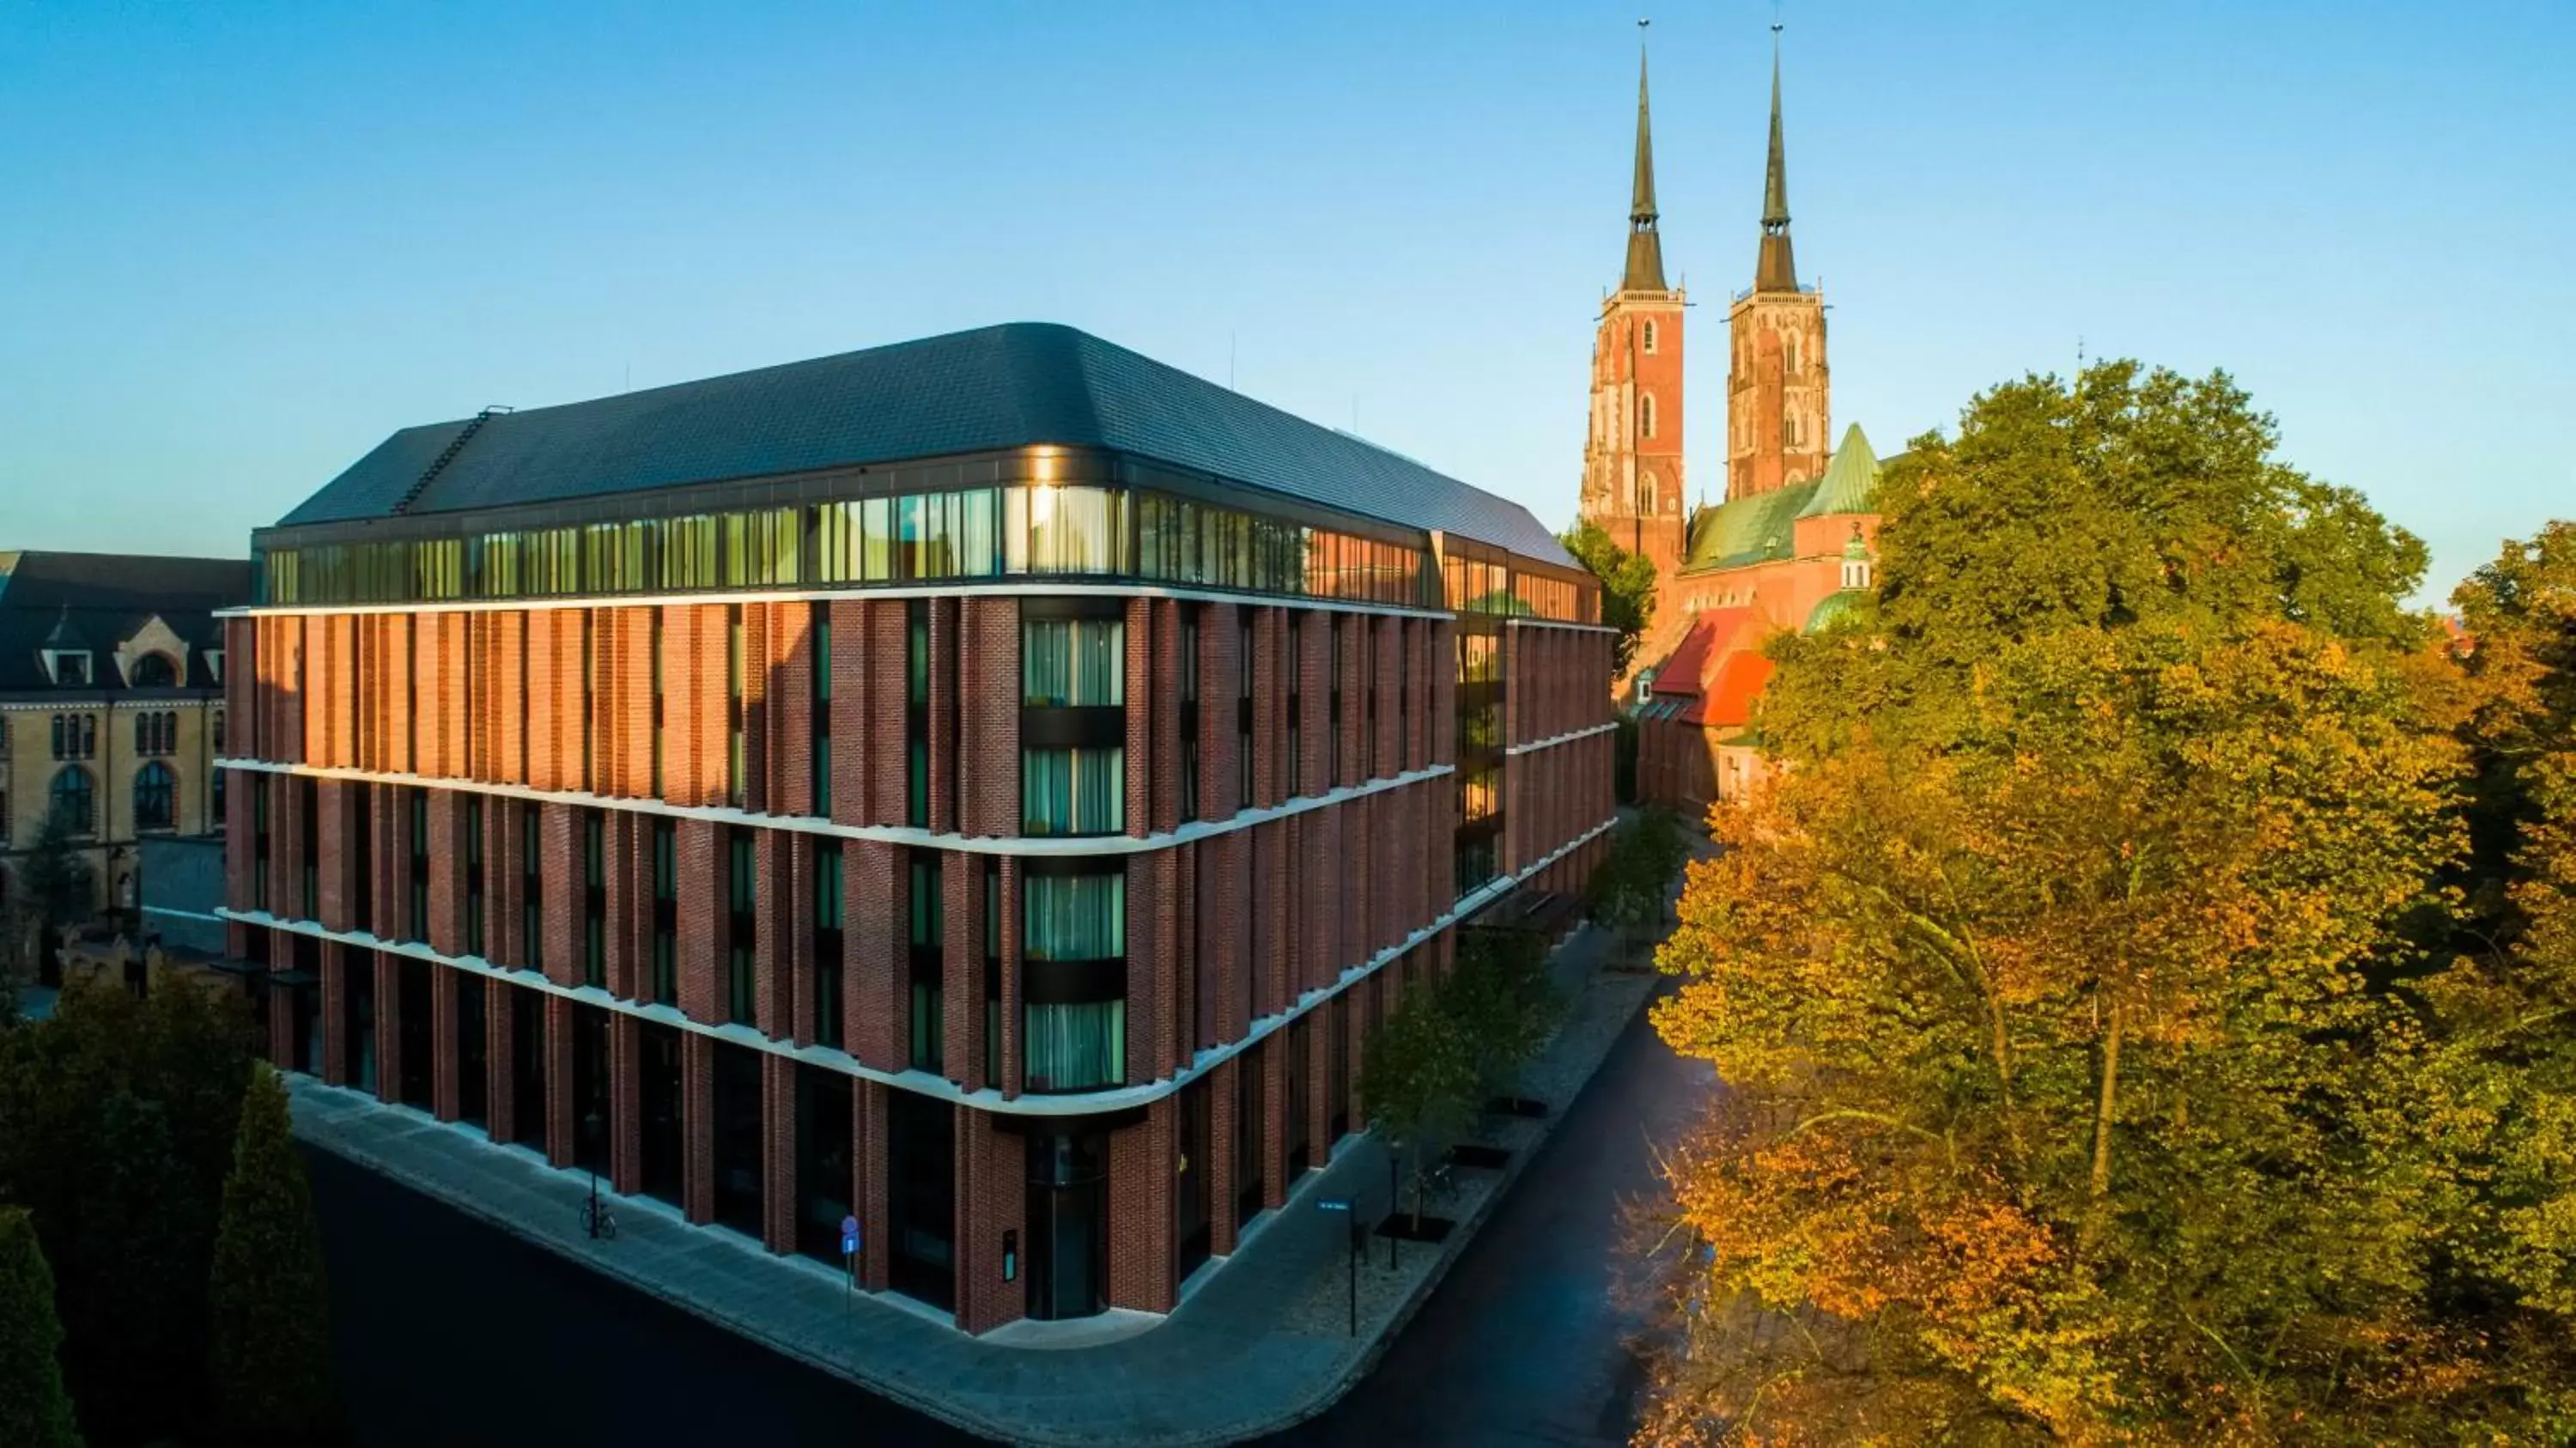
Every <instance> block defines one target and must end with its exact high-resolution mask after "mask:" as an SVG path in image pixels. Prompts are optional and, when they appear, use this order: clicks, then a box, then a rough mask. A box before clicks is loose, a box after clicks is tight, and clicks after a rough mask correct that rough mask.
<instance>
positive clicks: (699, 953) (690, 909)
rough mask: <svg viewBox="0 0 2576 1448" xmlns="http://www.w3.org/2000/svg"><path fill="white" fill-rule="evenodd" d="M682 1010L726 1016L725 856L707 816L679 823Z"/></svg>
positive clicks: (697, 1016)
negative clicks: (722, 855)
mask: <svg viewBox="0 0 2576 1448" xmlns="http://www.w3.org/2000/svg"><path fill="white" fill-rule="evenodd" d="M675 833H676V836H677V838H676V839H675V840H674V841H673V844H674V847H675V848H676V850H677V852H678V855H679V860H678V866H679V871H678V886H679V892H680V900H679V906H680V909H679V915H680V921H679V940H678V942H677V945H678V948H679V960H678V962H677V966H678V975H679V988H680V989H679V995H680V1002H679V1004H680V1011H681V1013H682V1014H684V1015H686V1016H687V1017H688V1018H689V1019H691V1020H693V1021H704V1022H706V1023H708V1024H709V1025H721V1024H722V1023H723V1022H724V1019H725V995H724V968H725V958H724V957H725V943H726V942H725V936H726V935H727V934H728V933H729V932H728V931H727V930H726V923H727V914H726V899H725V879H724V861H723V859H722V858H721V850H720V847H719V845H718V842H717V838H716V836H717V827H716V826H715V825H714V824H712V823H710V822H708V821H706V820H689V819H684V820H681V821H679V822H678V823H677V827H676V830H675Z"/></svg>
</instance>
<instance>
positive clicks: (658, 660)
mask: <svg viewBox="0 0 2576 1448" xmlns="http://www.w3.org/2000/svg"><path fill="white" fill-rule="evenodd" d="M686 618H687V615H686V614H684V613H683V612H682V611H681V610H679V609H677V608H666V607H663V606H661V605H659V604H644V605H639V606H636V607H631V608H594V609H589V610H586V612H585V623H584V625H583V626H584V627H586V628H587V629H589V631H590V660H591V669H592V677H591V683H590V724H589V729H588V734H589V740H590V744H589V748H590V772H591V778H592V780H593V783H592V785H591V792H592V793H594V794H614V795H622V796H624V797H626V798H628V799H669V798H670V797H671V793H670V789H669V786H670V784H671V783H672V781H673V780H675V779H676V778H677V776H678V774H679V766H678V764H677V762H676V760H674V759H665V760H664V761H663V775H664V780H663V787H662V788H660V789H656V788H654V785H653V749H654V741H655V739H657V738H660V739H663V740H664V741H665V747H666V748H667V747H668V741H669V740H670V739H674V738H677V737H678V733H677V730H676V729H675V728H674V720H675V718H676V714H677V711H678V710H679V709H680V707H681V701H682V697H683V696H682V694H681V692H680V689H679V683H678V680H679V675H680V672H681V671H682V670H683V669H685V668H686V667H687V663H686V659H685V655H686V653H687V645H688V631H687V629H686V627H685V620H686ZM657 626H658V627H659V628H660V629H661V651H660V652H659V653H656V652H655V651H654V646H653V641H654V629H655V628H656V627H657ZM577 647H578V641H577V640H576V648H577ZM575 657H576V658H578V657H579V655H578V653H576V655H575ZM656 667H659V668H661V669H662V670H663V671H664V676H663V679H662V688H661V692H660V693H658V694H657V693H655V692H654V687H653V671H654V669H655V668H656ZM657 700H658V701H659V705H660V707H661V710H662V718H663V722H662V727H661V728H660V729H659V730H656V729H655V728H654V724H653V710H654V707H655V704H656V701H657ZM581 747H582V741H581V740H580V739H579V738H575V739H574V740H573V754H572V758H573V760H574V761H575V763H576V764H578V762H579V760H580V758H581V753H580V751H581Z"/></svg>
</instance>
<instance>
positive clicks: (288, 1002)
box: [233, 924, 321, 1071]
mask: <svg viewBox="0 0 2576 1448" xmlns="http://www.w3.org/2000/svg"><path fill="white" fill-rule="evenodd" d="M233 929H234V930H236V931H238V932H240V940H241V944H242V948H241V949H240V950H237V951H235V952H234V958H235V959H239V958H240V957H241V955H243V954H244V953H246V952H247V950H248V948H249V943H250V932H251V931H253V930H259V931H260V932H261V933H262V934H264V935H267V936H268V937H270V938H269V939H268V940H267V941H266V942H265V943H266V945H267V947H268V956H269V967H268V968H269V970H270V971H271V972H272V973H277V972H282V971H283V970H285V968H286V965H285V962H284V961H283V960H282V959H280V957H281V956H283V955H285V954H286V951H285V949H284V942H282V941H279V940H278V939H276V938H275V937H276V932H275V931H271V930H264V929H262V928H261V927H260V926H256V925H238V924H237V925H235V926H234V927H233ZM302 989H304V990H319V989H321V987H320V986H318V985H307V986H304V987H302ZM268 1059H269V1061H270V1063H271V1064H273V1065H277V1066H281V1067H284V1068H286V1069H287V1070H291V1071H301V1070H303V1069H304V1058H303V1057H301V1056H298V1055H296V1054H295V1008H294V997H293V996H292V995H290V994H288V993H287V991H286V989H285V988H284V987H280V986H274V985H272V986H271V987H270V988H269V997H268Z"/></svg>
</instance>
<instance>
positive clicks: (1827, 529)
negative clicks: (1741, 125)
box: [1582, 28, 1879, 809]
mask: <svg viewBox="0 0 2576 1448" xmlns="http://www.w3.org/2000/svg"><path fill="white" fill-rule="evenodd" d="M1774 36H1775V39H1774V51H1773V55H1772V62H1771V134H1770V150H1769V155H1768V157H1767V161H1766V165H1765V168H1764V179H1763V188H1762V219H1761V234H1760V246H1759V249H1758V251H1757V252H1756V255H1755V260H1754V268H1753V284H1752V285H1751V286H1749V287H1747V288H1745V289H1744V290H1743V291H1741V292H1738V293H1736V294H1734V296H1732V297H1731V298H1730V299H1729V301H1728V305H1727V313H1726V330H1727V337H1726V342H1727V374H1726V493H1725V500H1724V501H1723V502H1721V503H1719V504H1717V505H1716V506H1714V507H1705V506H1704V507H1700V508H1696V509H1692V510H1690V511H1689V512H1688V514H1687V522H1685V513H1684V509H1683V505H1682V498H1681V485H1682V480H1683V476H1684V474H1683V456H1682V427H1681V420H1682V384H1683V365H1682V364H1683V352H1682V318H1683V312H1682V307H1683V305H1684V300H1683V297H1682V294H1681V293H1680V292H1679V291H1677V290H1670V289H1667V288H1666V286H1665V284H1664V276H1663V240H1662V236H1661V234H1660V232H1659V230H1658V227H1657V217H1656V210H1655V180H1654V150H1653V145H1652V141H1651V139H1650V135H1651V133H1650V127H1649V122H1648V115H1647V100H1646V86H1645V77H1644V73H1643V70H1642V61H1641V63H1640V64H1641V69H1640V72H1639V76H1638V83H1637V156H1636V179H1635V185H1634V190H1633V193H1632V195H1633V199H1632V201H1631V204H1630V207H1629V212H1630V214H1629V223H1628V260H1627V268H1626V271H1625V273H1624V274H1623V275H1622V277H1621V281H1620V285H1619V289H1618V290H1617V291H1616V292H1614V293H1612V294H1611V295H1610V297H1609V298H1608V300H1607V301H1606V302H1605V303H1604V304H1603V307H1602V312H1601V325H1600V330H1599V332H1598V334H1597V335H1596V336H1595V338H1594V341H1593V353H1592V408H1591V424H1590V430H1589V433H1588V434H1587V437H1586V441H1585V445H1584V472H1583V493H1582V516H1583V517H1584V518H1585V519H1587V520H1589V521H1592V522H1596V523H1599V524H1600V525H1601V526H1602V527H1603V528H1604V529H1605V530H1607V531H1608V532H1609V533H1610V535H1611V536H1612V538H1613V539H1615V540H1616V541H1617V542H1618V543H1619V545H1620V546H1621V547H1623V548H1626V549H1628V550H1629V551H1631V552H1634V553H1639V554H1642V555H1643V556H1645V557H1647V558H1650V559H1652V560H1654V563H1655V569H1656V576H1657V592H1656V606H1655V617H1654V621H1653V624H1652V626H1651V627H1650V628H1649V630H1648V633H1647V636H1646V638H1645V639H1644V640H1642V641H1641V643H1640V645H1639V647H1638V650H1637V664H1636V668H1637V672H1636V674H1635V676H1634V677H1633V678H1632V679H1629V680H1623V681H1621V682H1622V687H1623V688H1625V689H1628V690H1631V691H1632V692H1631V699H1632V701H1633V703H1634V705H1635V713H1636V717H1637V719H1638V724H1639V734H1638V790H1639V793H1640V794H1641V795H1642V796H1643V797H1644V798H1647V799H1650V800H1656V801H1660V802H1664V803H1669V804H1673V805H1676V806H1679V807H1682V808H1685V809H1691V808H1704V807H1705V806H1707V805H1708V804H1710V803H1712V802H1714V801H1716V800H1719V799H1731V798H1735V797H1738V796H1739V795H1740V794H1741V793H1742V791H1743V790H1744V789H1745V788H1747V787H1749V786H1750V785H1751V784H1752V783H1753V782H1754V781H1755V780H1756V779H1758V778H1759V777H1760V774H1761V768H1762V764H1761V756H1760V753H1759V750H1758V748H1757V741H1756V739H1755V737H1754V735H1753V732H1752V721H1753V715H1752V709H1753V701H1754V699H1755V697H1756V696H1757V695H1758V694H1759V693H1760V691H1761V687H1762V684H1763V682H1764V681H1765V680H1766V679H1768V678H1769V676H1770V668H1771V666H1770V662H1769V661H1768V660H1767V659H1765V658H1764V657H1763V656H1762V652H1761V650H1762V645H1763V643H1764V641H1765V640H1767V639H1768V638H1770V637H1771V636H1772V635H1773V634H1775V633H1777V632H1779V631H1781V630H1783V629H1813V628H1817V627H1820V626H1822V625H1823V624H1824V623H1825V622H1827V621H1829V620H1831V619H1832V618H1833V617H1834V616H1836V615H1837V614H1838V613H1840V612H1841V611H1842V610H1844V609H1845V608H1847V607H1849V606H1850V605H1851V603H1852V602H1853V601H1854V600H1855V599H1857V597H1858V596H1859V594H1860V593H1861V592H1862V591H1863V590H1865V589H1867V588H1868V587H1869V586H1870V577H1871V567H1872V556H1873V554H1872V549H1873V547H1874V543H1875V539H1876V537H1877V531H1878V517H1877V514H1876V512H1875V511H1874V506H1875V505H1874V495H1875V492H1876V488H1877V483H1878V477H1879V463H1878V460H1877V458H1876V457H1875V455H1874V454H1873V453H1872V452H1871V450H1870V446H1869V440H1868V439H1867V438H1866V437H1864V436H1863V435H1862V434H1861V430H1860V429H1859V428H1858V427H1852V428H1849V429H1847V430H1846V431H1845V432H1844V434H1843V436H1842V439H1841V441H1840V442H1839V443H1834V444H1832V445H1830V446H1829V439H1830V438H1831V437H1832V419H1833V374H1832V370H1831V368H1830V366H1829V365H1828V362H1827V359H1826V346H1825V299H1824V295H1823V293H1822V291H1821V290H1819V289H1818V288H1815V287H1812V286H1805V285H1802V284H1801V283H1800V282H1799V280H1798V267H1797V260H1796V257H1795V254H1794V252H1793V251H1792V249H1791V245H1790V236H1789V180H1788V156H1787V147H1786V144H1785V140H1784V137H1783V132H1782V126H1781V107H1780V61H1779V54H1778V51H1777V40H1776V36H1777V31H1776V28H1775V31H1774Z"/></svg>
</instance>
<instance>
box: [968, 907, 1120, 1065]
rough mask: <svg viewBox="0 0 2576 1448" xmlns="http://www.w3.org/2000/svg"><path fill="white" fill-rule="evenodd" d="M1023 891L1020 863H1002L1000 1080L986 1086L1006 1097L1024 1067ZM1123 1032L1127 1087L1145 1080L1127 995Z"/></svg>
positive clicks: (1000, 911) (1000, 912) (999, 912)
mask: <svg viewBox="0 0 2576 1448" xmlns="http://www.w3.org/2000/svg"><path fill="white" fill-rule="evenodd" d="M1023 888H1025V887H1024V886H1023V884H1022V881H1021V874H1020V862H1019V861H1017V860H1015V859H1009V858H1005V859H1004V860H1002V861H1001V885H1000V889H1001V894H1002V901H1001V909H1000V910H999V911H998V912H997V913H998V914H1000V916H1001V927H1002V941H1001V957H1002V972H1001V974H1002V1008H1001V1017H1002V1020H1001V1026H1002V1029H1001V1031H1000V1043H999V1046H998V1049H999V1050H1000V1052H1001V1056H1002V1060H1001V1067H1002V1079H1001V1080H999V1081H996V1082H988V1083H986V1084H988V1085H995V1086H999V1087H1001V1089H1002V1095H1003V1096H1004V1097H1006V1098H1008V1097H1017V1096H1018V1095H1019V1094H1020V1088H1021V1087H1022V1085H1023V1084H1025V1083H1024V1082H1023V1080H1022V1076H1023V1069H1024V1067H1025V1066H1026V1065H1027V1063H1026V1062H1025V1061H1024V1060H1023V1059H1022V1057H1023V1056H1024V1055H1025V1054H1026V1053H1025V1051H1023V1049H1022V1048H1021V1045H1020V1028H1021V1024H1022V1016H1021V1013H1020V927H1021V924H1022V922H1023V920H1024V919H1025V917H1024V916H1023V915H1022V914H1021V906H1020V891H1021V890H1022V889H1023ZM1128 916H1129V918H1130V919H1133V918H1134V916H1135V911H1134V909H1133V907H1132V906H1131V907H1130V909H1129V911H1128ZM1128 948H1129V949H1130V950H1131V951H1132V950H1133V949H1134V948H1135V936H1134V935H1132V934H1131V935H1129V936H1128ZM1130 958H1131V959H1132V958H1133V957H1132V956H1131V957H1130ZM1130 969H1131V970H1132V969H1133V967H1132V966H1131V967H1130ZM1127 1032H1128V1034H1127V1060H1128V1067H1127V1080H1128V1082H1129V1083H1130V1084H1133V1083H1135V1082H1138V1081H1142V1080H1146V1079H1149V1078H1148V1077H1146V1076H1139V1075H1138V1074H1136V1067H1135V1062H1136V1059H1137V1040H1136V1033H1137V1025H1136V1002H1135V998H1134V996H1133V995H1132V994H1131V995H1130V996H1129V998H1128V1002H1127Z"/></svg>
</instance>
